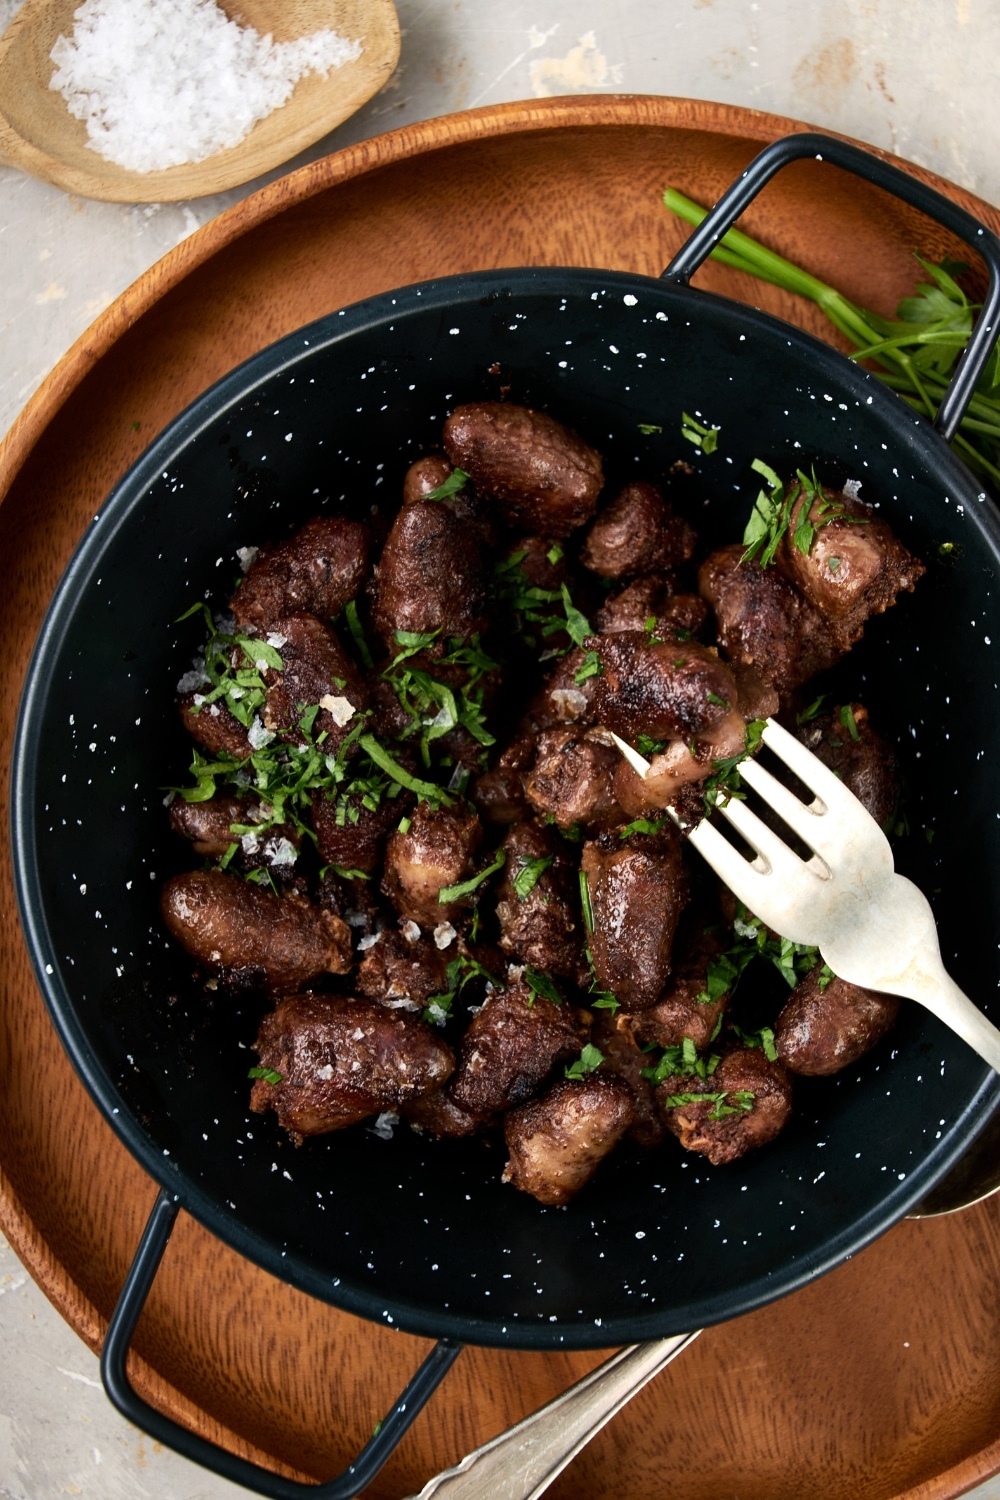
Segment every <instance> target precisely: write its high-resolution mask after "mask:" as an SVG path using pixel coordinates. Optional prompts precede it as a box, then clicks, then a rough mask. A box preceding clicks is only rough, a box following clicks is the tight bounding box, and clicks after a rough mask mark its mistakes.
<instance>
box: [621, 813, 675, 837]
mask: <svg viewBox="0 0 1000 1500" xmlns="http://www.w3.org/2000/svg"><path fill="white" fill-rule="evenodd" d="M668 821H669V818H668V817H667V815H666V814H664V816H663V817H662V818H657V819H656V821H655V822H651V821H650V819H649V818H635V819H634V820H633V821H632V822H631V823H626V824H625V827H624V828H619V830H618V837H619V838H620V839H627V838H629V837H630V835H631V834H633V833H659V831H660V829H661V828H662V827H663V825H664V824H665V823H667V822H668Z"/></svg>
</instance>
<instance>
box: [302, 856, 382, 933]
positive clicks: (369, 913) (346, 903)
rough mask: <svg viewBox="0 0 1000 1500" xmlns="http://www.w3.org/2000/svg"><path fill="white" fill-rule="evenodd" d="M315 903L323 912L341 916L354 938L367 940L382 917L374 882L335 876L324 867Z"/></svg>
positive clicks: (329, 868) (352, 877) (327, 867)
mask: <svg viewBox="0 0 1000 1500" xmlns="http://www.w3.org/2000/svg"><path fill="white" fill-rule="evenodd" d="M316 900H317V902H318V903H319V905H320V906H322V907H323V908H324V910H326V911H329V912H332V913H333V915H334V916H335V917H342V918H343V920H344V921H345V922H346V923H347V925H348V927H350V929H351V931H352V933H353V935H354V937H355V938H358V939H360V938H365V937H371V936H372V935H373V934H374V933H375V932H377V931H378V928H379V926H380V924H381V922H382V919H383V917H384V915H385V914H384V912H383V910H382V906H381V903H380V901H379V891H378V886H377V884H376V883H375V881H374V880H365V879H364V878H363V877H362V876H360V875H346V874H345V875H338V874H337V872H336V871H335V870H334V869H333V867H332V865H327V866H326V868H325V869H324V870H323V872H322V875H321V876H320V879H319V881H318V883H317V889H316Z"/></svg>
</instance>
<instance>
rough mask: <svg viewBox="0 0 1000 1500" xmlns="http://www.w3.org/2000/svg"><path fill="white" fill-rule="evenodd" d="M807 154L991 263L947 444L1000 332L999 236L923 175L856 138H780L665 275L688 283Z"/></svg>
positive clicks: (946, 408)
mask: <svg viewBox="0 0 1000 1500" xmlns="http://www.w3.org/2000/svg"><path fill="white" fill-rule="evenodd" d="M808 156H812V157H815V158H816V160H817V161H829V162H833V164H834V166H837V167H842V168H843V169H844V171H846V172H853V173H854V175H855V176H856V177H861V178H864V180H865V181H866V182H872V183H874V184H875V186H876V187H880V188H884V189H885V190H886V192H888V193H892V195H893V196H894V197H896V198H901V199H902V200H903V201H904V203H909V204H910V206H911V207H913V208H917V209H919V210H920V211H921V213H925V214H927V216H928V218H931V219H935V220H936V221H937V222H938V223H939V224H943V225H944V227H945V228H946V229H950V230H951V231H952V233H954V234H956V235H958V237H959V239H961V240H964V241H965V243H966V244H967V245H968V246H969V247H970V248H971V249H973V250H975V251H976V252H977V253H978V254H979V255H980V256H981V257H982V259H983V260H984V261H985V262H986V266H987V269H988V271H989V277H990V281H989V287H988V288H987V292H986V298H985V301H984V302H983V308H982V312H981V313H980V314H979V317H978V318H977V320H976V325H975V327H974V328H973V330H972V334H971V337H970V338H969V341H968V343H967V344H966V346H965V348H964V350H963V351H962V354H961V357H960V359H959V361H958V364H957V365H956V367H955V373H954V375H953V376H952V380H951V384H950V385H949V387H948V389H947V391H946V392H945V394H944V397H943V399H942V401H941V405H940V406H939V407H938V413H937V416H936V417H935V419H934V426H935V428H936V429H937V431H938V432H940V434H941V436H942V437H943V438H945V439H946V440H947V439H948V438H951V437H953V436H954V434H955V431H956V429H957V427H958V424H959V423H960V422H961V420H962V418H963V416H964V415H965V410H966V407H967V406H968V404H969V402H970V401H971V400H972V397H973V395H974V394H975V389H976V383H977V381H978V380H979V377H980V375H981V374H982V373H983V370H984V368H985V366H986V361H987V360H988V359H989V357H990V353H991V351H992V349H993V345H994V343H995V342H996V338H997V333H998V332H1000V239H998V238H997V236H996V235H995V234H994V233H993V232H992V230H989V229H987V228H986V226H985V225H984V224H981V223H980V222H979V220H978V219H977V218H974V217H973V215H972V214H970V213H968V212H967V211H966V210H965V209H964V208H959V206H958V204H957V203H952V202H951V200H950V199H949V198H946V197H944V195H943V194H942V193H939V192H937V191H935V189H934V188H930V187H928V186H927V185H926V184H925V183H923V182H920V181H919V180H918V179H917V178H916V177H911V176H910V174H909V172H904V171H903V170H902V168H900V167H896V166H893V164H892V163H891V162H888V161H884V160H883V159H882V158H881V157H879V156H874V155H872V153H871V152H869V151H864V150H862V149H861V147H860V146H854V145H852V144H851V143H850V142H849V141H842V140H838V139H837V138H836V137H834V136H829V135H821V134H820V133H819V132H818V131H802V132H800V133H797V134H796V135H788V136H785V137H784V138H783V139H782V140H779V141H775V142H774V143H773V144H772V145H770V146H766V147H765V148H764V150H763V151H761V152H760V153H759V154H758V155H757V156H755V157H754V159H753V161H752V162H751V163H750V165H749V166H748V167H747V168H746V170H745V171H744V172H743V173H741V175H740V176H739V177H738V178H737V180H736V181H735V182H734V183H733V185H732V186H731V187H729V188H727V189H726V191H725V192H724V193H723V195H722V197H721V198H720V199H719V201H718V203H717V204H716V205H715V207H714V208H713V209H712V210H711V212H710V213H709V214H708V216H707V217H706V218H705V219H703V220H702V222H701V223H700V224H699V225H698V228H697V229H696V230H695V231H694V233H693V234H692V235H691V236H690V237H689V238H688V239H687V240H686V241H685V242H684V244H683V245H682V246H681V248H680V250H678V252H677V254H676V255H675V256H674V258H673V260H672V261H671V262H670V264H669V266H668V267H667V269H666V270H665V271H664V272H663V279H664V280H666V281H671V282H674V283H676V284H678V285H680V286H686V285H687V284H688V282H689V281H690V279H691V277H692V276H693V274H694V272H695V271H697V269H698V267H699V266H700V265H701V264H702V262H703V261H705V260H706V259H707V258H708V256H709V255H710V254H711V252H712V250H713V249H714V248H715V246H716V245H717V244H718V242H719V241H720V240H721V239H722V237H723V235H724V234H726V232H727V231H728V230H730V229H731V228H732V227H733V225H734V223H735V222H736V220H737V219H738V218H739V216H740V214H742V213H743V211H744V210H745V209H746V208H747V207H748V206H749V205H750V204H751V203H752V202H753V200H754V199H755V198H756V196H757V194H758V193H759V192H760V190H761V188H763V187H764V186H765V185H766V184H767V183H768V182H770V180H771V178H772V177H773V176H774V175H775V173H777V172H779V171H780V170H781V168H782V167H784V166H787V165H788V163H789V162H792V161H799V160H801V159H802V158H803V157H808Z"/></svg>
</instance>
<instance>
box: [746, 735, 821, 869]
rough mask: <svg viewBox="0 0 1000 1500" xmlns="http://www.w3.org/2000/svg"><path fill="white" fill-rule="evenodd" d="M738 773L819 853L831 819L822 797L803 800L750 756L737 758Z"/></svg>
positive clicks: (794, 831)
mask: <svg viewBox="0 0 1000 1500" xmlns="http://www.w3.org/2000/svg"><path fill="white" fill-rule="evenodd" d="M739 773H740V776H741V778H742V779H743V780H744V781H745V782H746V783H747V785H748V786H751V787H753V789H754V791H755V792H758V793H759V794H760V796H761V797H762V798H763V799H764V801H765V802H766V803H767V805H768V806H769V807H771V808H773V810H774V811H775V812H776V813H777V814H778V816H779V818H781V819H783V821H784V822H785V823H787V824H788V826H789V828H790V829H791V830H792V832H793V833H797V834H798V836H799V838H800V839H802V841H803V842H804V843H806V844H808V845H809V847H810V849H815V850H816V852H817V853H819V854H822V852H823V851H822V850H821V849H820V848H819V844H820V842H822V841H823V835H824V834H826V833H829V832H830V831H831V819H830V817H829V810H828V808H827V805H826V803H825V802H824V801H823V799H822V798H821V797H817V798H816V799H815V801H813V802H812V803H805V802H803V801H802V800H801V798H799V797H796V795H795V793H794V792H790V791H789V790H788V788H787V787H786V786H783V785H782V784H781V782H780V781H779V780H778V778H777V776H772V775H771V772H770V771H769V770H768V769H767V767H766V766H762V765H761V764H760V763H759V761H756V760H754V759H753V757H752V756H747V758H746V760H743V761H740V765H739ZM834 836H835V837H836V834H834Z"/></svg>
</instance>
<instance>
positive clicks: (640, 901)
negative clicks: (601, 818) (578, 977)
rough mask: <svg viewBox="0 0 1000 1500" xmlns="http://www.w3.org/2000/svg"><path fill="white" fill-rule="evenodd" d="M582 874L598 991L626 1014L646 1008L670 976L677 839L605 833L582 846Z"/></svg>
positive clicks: (669, 833)
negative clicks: (606, 993) (607, 994)
mask: <svg viewBox="0 0 1000 1500" xmlns="http://www.w3.org/2000/svg"><path fill="white" fill-rule="evenodd" d="M581 869H582V871H583V873H584V875H585V877H586V880H587V887H588V890H589V892H590V907H591V912H592V914H593V923H594V926H593V931H592V932H591V934H590V952H591V954H592V956H593V961H594V973H595V974H596V976H597V981H598V984H599V985H600V986H601V988H602V989H605V990H610V991H611V993H612V994H613V995H614V996H615V998H616V999H617V1001H618V1003H619V1004H620V1005H621V1007H622V1009H623V1010H625V1011H626V1012H630V1011H637V1010H648V1008H649V1007H650V1006H651V1005H655V1004H656V1002H657V1000H658V999H659V997H660V995H661V994H662V993H663V988H664V985H665V984H666V982H667V975H668V974H669V973H670V963H671V954H672V950H673V940H674V932H675V930H676V927H677V922H678V919H679V917H680V914H681V911H682V910H683V908H684V906H685V904H686V902H687V899H688V883H687V877H686V875H685V873H684V867H683V864H682V860H681V838H680V834H679V833H678V832H677V830H676V829H675V828H674V827H673V825H672V824H665V825H664V826H663V827H662V828H661V829H660V831H659V832H658V833H653V834H649V833H635V834H631V835H629V837H627V838H625V839H622V838H620V837H619V834H618V831H617V830H615V831H613V832H610V833H603V834H601V835H600V837H599V838H598V839H596V840H595V841H594V842H593V843H588V844H585V845H584V848H583V858H582V861H581Z"/></svg>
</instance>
